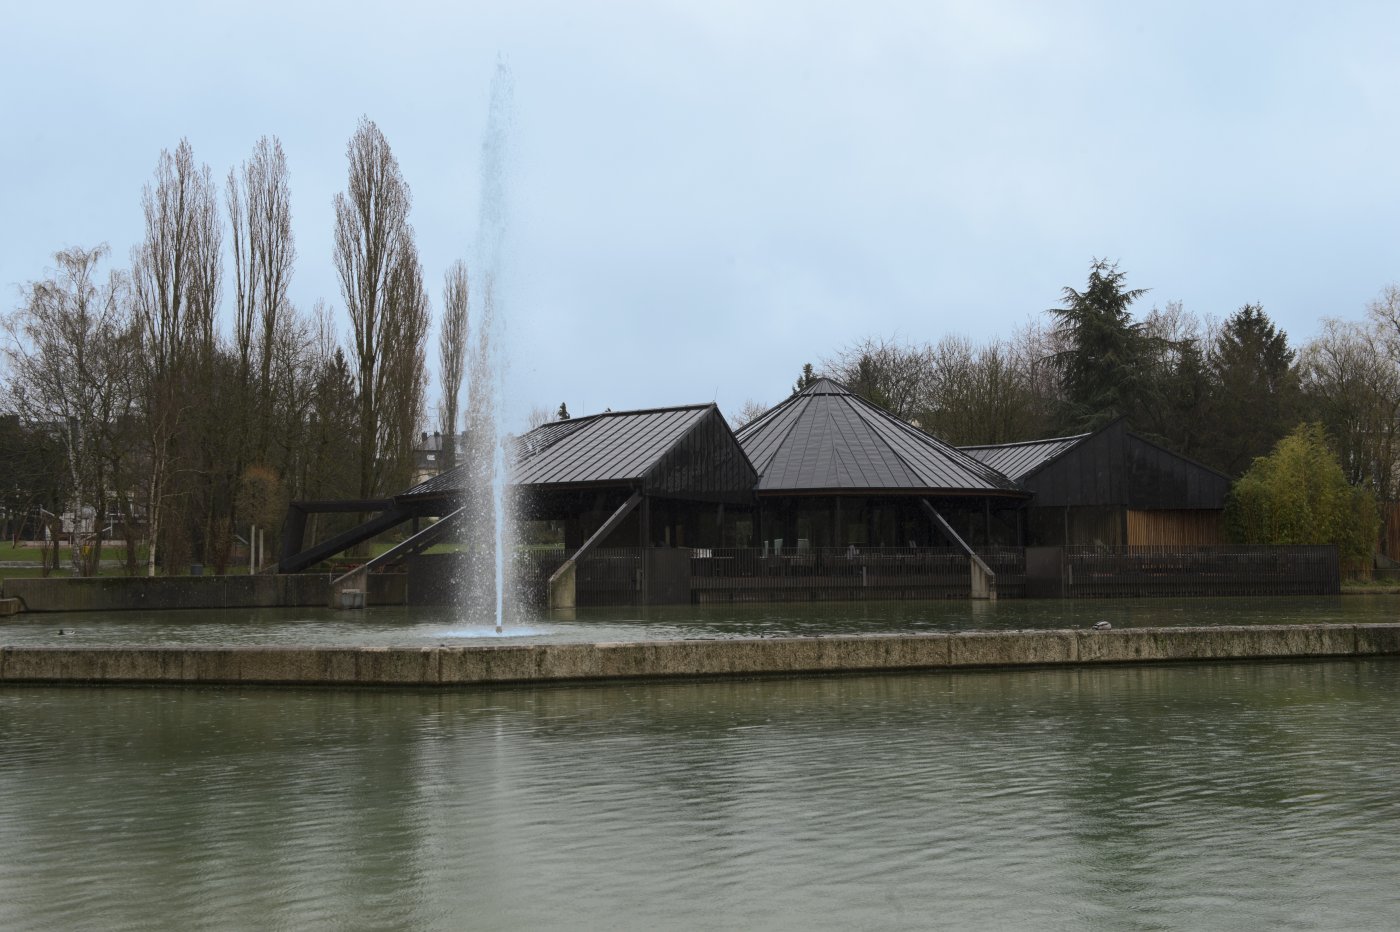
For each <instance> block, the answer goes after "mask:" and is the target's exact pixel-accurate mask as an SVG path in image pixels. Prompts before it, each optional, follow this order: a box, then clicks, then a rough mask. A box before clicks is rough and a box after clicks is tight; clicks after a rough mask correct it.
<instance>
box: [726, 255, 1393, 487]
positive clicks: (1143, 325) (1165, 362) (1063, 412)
mask: <svg viewBox="0 0 1400 932" xmlns="http://www.w3.org/2000/svg"><path fill="white" fill-rule="evenodd" d="M1144 296H1145V291H1144V290H1142V289H1134V288H1130V287H1128V282H1127V279H1126V275H1125V273H1124V272H1123V271H1121V270H1120V269H1119V268H1118V267H1117V266H1116V265H1115V264H1114V263H1111V262H1108V261H1104V260H1097V261H1095V262H1094V263H1093V264H1092V266H1091V268H1090V270H1089V276H1088V280H1087V282H1086V284H1085V286H1084V287H1083V289H1082V290H1080V289H1076V288H1073V287H1066V288H1065V289H1064V290H1063V293H1062V298H1063V300H1062V301H1061V303H1060V304H1059V306H1057V307H1053V308H1050V309H1049V310H1047V311H1046V312H1045V313H1044V314H1043V315H1041V316H1040V317H1038V318H1033V319H1032V320H1031V321H1030V322H1029V323H1027V324H1026V325H1025V326H1024V327H1023V328H1022V329H1021V330H1019V331H1018V332H1016V333H1015V334H1014V335H1012V336H1011V337H1009V338H1005V339H994V340H990V341H987V342H983V343H975V342H973V341H971V340H968V339H966V338H963V337H958V336H945V337H943V338H941V339H940V340H938V341H937V342H936V343H911V342H904V341H899V340H886V339H866V340H863V341H861V342H859V343H856V344H854V345H851V346H848V347H846V348H844V349H842V350H840V351H838V352H836V353H835V354H833V355H832V356H831V357H829V358H827V359H824V360H822V361H821V362H820V364H819V365H818V366H816V367H814V368H809V369H808V370H807V371H806V372H804V374H803V376H802V377H801V378H799V381H798V386H797V387H799V388H800V387H801V386H802V384H804V379H809V378H811V377H812V375H813V372H814V371H821V372H823V373H825V374H827V375H830V376H832V377H833V378H836V379H838V380H839V381H842V382H844V383H845V384H846V385H847V386H848V387H850V388H851V389H852V390H853V391H856V392H858V393H859V394H861V395H862V396H864V397H866V398H868V399H869V400H871V401H873V402H875V403H876V404H880V405H882V406H884V407H886V408H888V409H890V410H891V411H893V412H894V413H895V414H897V415H899V416H900V417H902V418H904V419H906V420H908V421H910V422H912V423H915V424H917V425H918V426H920V427H921V428H922V429H924V430H926V431H928V432H929V433H931V434H933V435H935V436H937V437H939V438H941V439H943V440H946V441H947V442H949V443H952V444H955V445H967V444H985V443H1011V442H1016V441H1021V440H1034V439H1039V438H1043V437H1052V436H1057V435H1068V434H1075V433H1081V432H1086V431H1090V430H1094V429H1096V428H1098V427H1101V426H1102V425H1104V424H1105V423H1107V422H1109V421H1111V420H1113V419H1114V418H1117V417H1125V418H1127V421H1128V424H1129V425H1130V426H1131V427H1132V428H1133V430H1135V431H1136V432H1138V433H1139V434H1142V435H1144V436H1146V437H1148V438H1150V439H1153V440H1155V441H1157V442H1159V443H1161V444H1163V445H1164V446H1166V447H1168V448H1170V449H1172V450H1175V451H1176V452H1178V453H1181V454H1183V455H1185V456H1188V457H1191V458H1192V459H1195V460H1197V461H1199V462H1202V463H1205V464H1206V465H1209V466H1212V467H1214V468H1216V469H1219V470H1220V471H1222V472H1224V473H1227V474H1228V475H1230V476H1231V477H1232V478H1234V477H1239V476H1240V475H1242V474H1243V473H1244V472H1245V471H1246V470H1247V469H1248V468H1249V467H1250V465H1251V464H1252V463H1253V462H1254V461H1255V459H1256V458H1258V457H1261V456H1264V455H1266V454H1268V453H1270V451H1271V450H1273V449H1274V447H1275V445H1276V444H1277V443H1278V442H1279V441H1280V440H1281V439H1283V438H1284V437H1285V436H1287V435H1289V434H1290V433H1291V432H1293V431H1294V429H1295V428H1297V427H1298V425H1300V424H1304V423H1317V424H1320V425H1322V427H1323V429H1324V431H1325V436H1326V438H1327V442H1328V444H1329V445H1330V447H1331V449H1332V451H1333V452H1334V453H1335V455H1336V457H1337V460H1338V462H1339V463H1340V464H1341V466H1342V468H1343V470H1344V472H1345V476H1346V478H1347V480H1348V482H1349V483H1351V484H1352V485H1356V486H1364V487H1366V488H1368V489H1370V490H1371V491H1372V492H1373V493H1374V495H1375V496H1376V497H1377V498H1378V499H1380V500H1386V501H1392V500H1395V499H1396V498H1397V497H1400V489H1397V480H1400V476H1397V475H1396V469H1395V462H1396V456H1397V453H1400V289H1396V288H1395V287H1390V288H1387V289H1386V290H1385V291H1384V292H1383V293H1382V294H1381V296H1380V297H1379V298H1378V299H1377V300H1376V301H1375V302H1373V303H1372V304H1371V305H1370V307H1369V308H1368V310H1367V314H1366V318H1365V319H1364V320H1361V321H1346V320H1335V319H1327V320H1324V321H1323V327H1322V332H1321V334H1320V335H1318V336H1317V337H1316V338H1314V339H1313V340H1311V341H1310V342H1308V343H1306V344H1304V345H1302V346H1301V347H1295V346H1293V345H1291V344H1290V342H1289V340H1288V335H1287V334H1286V333H1285V332H1284V331H1282V330H1280V329H1278V327H1277V326H1276V325H1275V324H1274V323H1273V321H1272V320H1270V318H1269V316H1268V313H1267V312H1266V311H1265V309H1264V308H1263V307H1261V306H1260V305H1258V304H1245V305H1243V306H1242V307H1240V308H1239V309H1238V310H1236V311H1235V312H1234V313H1232V314H1230V315H1229V316H1228V317H1226V318H1224V319H1223V320H1220V319H1214V318H1210V317H1202V316H1198V315H1196V314H1194V313H1191V312H1189V311H1187V310H1186V309H1185V308H1183V307H1182V305H1181V304H1180V303H1179V302H1170V303H1167V304H1166V305H1165V306H1163V307H1160V308H1159V307H1152V308H1150V309H1147V310H1142V305H1143V304H1144V303H1145V302H1144ZM755 410H757V409H755V408H752V407H746V412H747V416H751V415H752V413H753V412H754V411H755Z"/></svg>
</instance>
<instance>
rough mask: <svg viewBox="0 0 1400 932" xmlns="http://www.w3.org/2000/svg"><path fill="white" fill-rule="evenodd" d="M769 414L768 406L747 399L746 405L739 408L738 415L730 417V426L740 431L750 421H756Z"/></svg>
mask: <svg viewBox="0 0 1400 932" xmlns="http://www.w3.org/2000/svg"><path fill="white" fill-rule="evenodd" d="M767 413H768V406H767V405H766V404H764V403H763V402H761V401H754V400H753V399H752V398H749V399H746V400H745V401H744V403H743V404H742V405H740V406H739V411H738V413H737V414H734V415H731V416H730V418H729V426H730V427H731V428H733V429H734V430H738V429H739V428H741V427H743V426H744V425H745V424H748V423H749V422H750V421H756V420H758V419H759V418H761V417H763V415H765V414H767Z"/></svg>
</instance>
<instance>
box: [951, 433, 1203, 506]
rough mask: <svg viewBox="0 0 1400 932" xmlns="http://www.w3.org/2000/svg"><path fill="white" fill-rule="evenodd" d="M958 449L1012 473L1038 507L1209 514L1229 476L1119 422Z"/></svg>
mask: <svg viewBox="0 0 1400 932" xmlns="http://www.w3.org/2000/svg"><path fill="white" fill-rule="evenodd" d="M964 449H965V450H966V451H967V452H968V453H971V454H972V455H973V456H977V457H978V458H979V459H983V460H984V462H987V463H988V464H990V465H992V466H995V467H997V468H999V469H1001V470H1003V471H1005V472H1007V473H1008V474H1009V475H1012V476H1014V477H1015V478H1016V480H1017V481H1018V482H1020V483H1022V485H1024V486H1025V487H1026V489H1028V490H1029V491H1030V492H1032V493H1033V494H1034V495H1035V501H1034V502H1033V504H1035V505H1041V506H1047V505H1048V506H1063V505H1070V506H1077V505H1122V506H1126V507H1128V508H1139V509H1180V510H1191V509H1210V510H1215V509H1220V508H1224V507H1225V497H1226V495H1227V494H1228V493H1229V491H1230V477H1229V476H1227V475H1225V474H1224V473H1221V472H1217V471H1216V470H1214V469H1211V468H1210V467H1208V466H1203V465H1201V464H1200V463H1197V462H1195V461H1194V460H1190V459H1187V458H1186V457H1184V456H1182V455H1181V454H1179V453H1173V452H1172V451H1171V450H1168V449H1166V448H1165V447H1162V446H1159V445H1157V444H1155V443H1153V442H1152V441H1150V440H1146V439H1144V438H1142V437H1139V436H1138V435H1137V434H1134V433H1133V432H1132V431H1130V430H1128V427H1127V424H1126V422H1125V421H1124V420H1123V419H1122V418H1118V419H1117V420H1115V421H1113V422H1111V423H1109V424H1106V425H1104V426H1103V427H1101V428H1099V429H1098V430H1096V431H1094V432H1093V433H1089V434H1080V435H1078V436H1074V437H1055V438H1051V439H1048V440H1037V441H1032V442H1029V443H1012V444H998V445H996V446H983V447H964Z"/></svg>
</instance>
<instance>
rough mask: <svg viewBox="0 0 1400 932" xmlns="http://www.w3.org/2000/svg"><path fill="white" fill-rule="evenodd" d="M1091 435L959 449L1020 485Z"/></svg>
mask: <svg viewBox="0 0 1400 932" xmlns="http://www.w3.org/2000/svg"><path fill="white" fill-rule="evenodd" d="M1088 436H1089V435H1088V434H1075V435H1074V436H1073V437H1050V438H1047V439H1045V440H1027V441H1025V442H1023V443H992V444H985V445H983V446H975V447H958V449H959V450H962V451H963V452H964V453H966V454H967V455H968V456H971V457H972V458H973V459H976V460H979V461H981V462H983V463H986V464H987V465H988V466H990V467H992V468H993V469H995V470H996V471H997V472H999V473H1001V474H1002V475H1006V476H1010V477H1011V478H1012V479H1015V480H1016V481H1017V482H1020V481H1021V480H1022V479H1024V478H1026V476H1028V475H1030V474H1031V473H1033V472H1035V471H1036V470H1037V469H1039V468H1040V467H1042V466H1044V465H1045V464H1046V463H1048V462H1050V461H1051V460H1053V459H1054V458H1055V457H1057V456H1059V455H1060V454H1061V453H1064V452H1065V451H1066V450H1068V449H1070V448H1072V447H1074V446H1076V445H1077V444H1079V443H1080V442H1082V441H1083V440H1084V439H1086V438H1087V437H1088Z"/></svg>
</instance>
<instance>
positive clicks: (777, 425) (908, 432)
mask: <svg viewBox="0 0 1400 932" xmlns="http://www.w3.org/2000/svg"><path fill="white" fill-rule="evenodd" d="M735 436H736V437H737V438H738V440H739V445H740V446H742V447H743V448H744V453H745V454H747V455H748V458H749V461H750V462H751V463H753V465H754V468H755V469H757V470H758V474H759V480H758V486H757V488H756V491H758V492H759V493H764V492H770V493H780V492H817V491H829V492H847V493H856V492H871V493H880V492H891V493H905V494H907V493H916V492H921V493H926V494H979V495H1025V494H1027V493H1026V492H1025V491H1024V490H1023V489H1022V488H1021V487H1020V486H1019V485H1017V484H1016V483H1015V482H1014V481H1012V480H1011V479H1008V478H1007V477H1006V476H1004V475H1002V474H1001V473H999V472H997V471H996V470H995V469H993V468H991V467H990V466H987V465H986V464H984V463H980V462H978V461H977V460H975V459H973V458H972V457H971V456H968V455H967V454H966V453H963V452H961V451H960V450H958V449H956V448H955V447H952V446H949V445H948V444H946V443H944V442H943V441H941V440H939V439H938V438H936V437H931V436H929V435H928V434H926V433H924V432H923V431H921V430H919V429H918V428H916V427H913V426H911V425H909V424H906V423H905V422H904V421H901V420H900V419H899V418H897V417H895V416H894V415H893V414H890V413H889V412H888V411H886V410H884V409H883V408H880V407H878V406H877V405H873V404H871V403H870V402H868V401H866V400H865V399H864V398H861V397H860V396H858V395H856V394H855V393H853V392H851V391H850V390H849V389H847V388H846V387H845V386H844V385H841V384H840V383H838V382H836V381H834V380H832V379H827V378H819V379H817V380H816V381H815V382H813V383H812V384H811V385H809V386H807V387H806V388H804V389H803V390H802V391H800V392H798V393H797V394H796V395H793V396H792V397H791V398H789V399H788V400H787V401H784V402H783V403H782V404H780V405H778V406H777V407H775V408H773V409H772V410H770V411H768V412H767V413H766V414H764V415H763V416H762V417H759V418H757V419H755V420H754V421H751V422H750V423H748V424H746V425H744V427H743V428H741V429H740V430H739V431H738V432H737V433H736V434H735Z"/></svg>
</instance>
